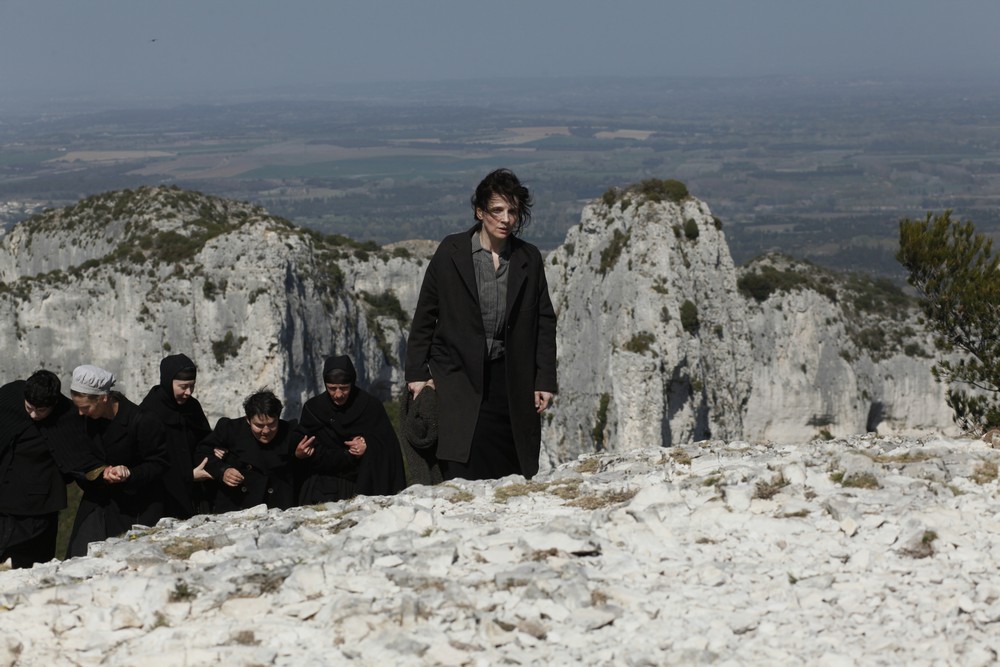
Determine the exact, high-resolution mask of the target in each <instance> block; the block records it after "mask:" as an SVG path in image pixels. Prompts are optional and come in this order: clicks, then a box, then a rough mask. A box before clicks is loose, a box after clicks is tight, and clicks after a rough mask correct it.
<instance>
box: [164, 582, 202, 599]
mask: <svg viewBox="0 0 1000 667" xmlns="http://www.w3.org/2000/svg"><path fill="white" fill-rule="evenodd" d="M168 597H169V599H170V601H171V602H187V601H188V600H193V599H195V598H196V597H198V593H197V592H196V591H195V590H194V589H193V588H191V587H190V586H188V584H187V582H186V581H183V580H180V579H178V580H177V583H176V584H175V585H174V590H172V591H170V595H169V596H168Z"/></svg>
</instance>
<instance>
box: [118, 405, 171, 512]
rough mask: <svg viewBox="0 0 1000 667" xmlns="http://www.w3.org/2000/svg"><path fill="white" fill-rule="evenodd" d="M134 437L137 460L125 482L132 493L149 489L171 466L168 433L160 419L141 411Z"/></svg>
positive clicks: (126, 487) (130, 467) (124, 484)
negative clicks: (167, 443) (168, 452)
mask: <svg viewBox="0 0 1000 667" xmlns="http://www.w3.org/2000/svg"><path fill="white" fill-rule="evenodd" d="M134 437H135V448H136V449H135V451H136V453H137V457H136V459H137V462H136V463H135V464H134V465H132V466H129V471H130V472H131V474H130V475H129V478H128V479H127V480H126V481H125V482H124V483H123V486H124V488H125V489H126V490H127V491H129V492H130V493H131V492H135V491H142V490H144V489H147V488H148V487H149V486H150V485H151V484H153V483H154V482H155V481H156V480H158V479H160V478H161V477H163V475H164V474H165V473H166V471H167V467H168V466H169V460H168V459H167V445H166V433H164V429H163V424H162V423H161V422H160V420H159V419H156V418H155V417H153V416H152V415H148V414H142V413H139V416H138V420H137V424H136V426H135V434H134Z"/></svg>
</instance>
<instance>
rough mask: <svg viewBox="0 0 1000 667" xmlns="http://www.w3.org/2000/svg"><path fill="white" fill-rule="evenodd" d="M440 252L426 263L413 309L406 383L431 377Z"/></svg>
mask: <svg viewBox="0 0 1000 667" xmlns="http://www.w3.org/2000/svg"><path fill="white" fill-rule="evenodd" d="M439 255H440V250H439V251H438V252H437V253H435V254H434V257H433V258H432V259H431V261H430V263H429V264H428V265H427V271H426V272H425V273H424V282H423V283H422V284H421V285H420V295H419V296H418V297H417V307H416V309H415V310H414V311H413V322H412V323H411V324H410V335H409V336H408V337H407V340H406V364H405V368H406V381H407V382H426V381H427V380H430V379H431V372H430V369H429V368H428V366H427V360H428V359H429V358H430V349H431V341H433V339H434V330H435V329H436V328H437V322H438V307H439V300H438V273H439V268H438V267H439V265H440V263H441V260H440V259H439Z"/></svg>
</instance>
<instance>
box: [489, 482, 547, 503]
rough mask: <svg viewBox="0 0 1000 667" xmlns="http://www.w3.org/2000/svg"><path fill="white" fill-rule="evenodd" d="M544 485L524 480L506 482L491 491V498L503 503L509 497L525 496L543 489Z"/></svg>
mask: <svg viewBox="0 0 1000 667" xmlns="http://www.w3.org/2000/svg"><path fill="white" fill-rule="evenodd" d="M544 490H545V485H544V484H539V483H538V482H525V483H524V484H508V485H506V486H501V487H500V488H499V489H496V490H495V491H494V492H493V499H494V500H495V501H496V502H498V503H505V502H507V501H508V500H510V499H511V498H516V497H518V496H526V495H528V494H530V493H537V492H539V491H544Z"/></svg>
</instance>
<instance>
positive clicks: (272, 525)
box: [0, 435, 1000, 667]
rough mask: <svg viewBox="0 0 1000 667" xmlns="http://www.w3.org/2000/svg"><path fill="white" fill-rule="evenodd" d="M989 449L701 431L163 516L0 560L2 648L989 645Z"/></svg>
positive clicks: (789, 651)
mask: <svg viewBox="0 0 1000 667" xmlns="http://www.w3.org/2000/svg"><path fill="white" fill-rule="evenodd" d="M862 459H864V460H865V461H867V462H868V463H867V464H864V465H862V463H861V461H862ZM998 459H1000V452H997V451H996V450H993V449H992V448H990V447H988V446H987V445H986V444H984V443H982V442H980V441H969V440H955V439H947V438H937V437H935V438H925V439H912V438H910V439H904V438H900V437H876V436H874V435H871V436H863V437H855V438H849V439H837V440H831V441H819V440H817V441H814V442H808V443H804V444H791V445H780V446H778V445H771V444H757V443H751V442H743V441H734V442H728V443H727V442H724V441H706V442H701V443H697V444H695V445H687V446H683V447H673V448H643V449H630V450H627V451H623V452H617V453H608V454H603V455H598V456H591V457H580V458H579V459H578V460H576V461H573V462H569V463H566V464H563V465H560V466H558V467H556V468H554V469H552V470H550V471H548V472H545V473H542V474H541V475H539V476H538V477H536V478H535V479H533V480H531V481H526V480H524V479H522V478H519V477H509V478H505V479H503V480H498V481H496V482H466V481H454V482H451V483H446V484H442V485H439V486H436V487H423V486H417V487H411V488H409V489H407V490H406V491H404V492H403V493H401V494H399V495H398V496H395V497H371V498H356V499H354V500H352V501H348V502H341V503H334V504H328V505H324V506H316V507H302V508H295V509H291V510H288V511H285V512H280V511H267V510H265V509H264V508H263V507H258V508H253V509H250V510H246V511H243V512H235V513H231V514H226V515H221V516H198V517H195V518H193V519H191V520H188V521H176V520H171V519H166V520H163V521H161V522H160V523H159V524H158V525H157V526H155V527H152V528H148V529H146V528H138V529H135V530H133V531H131V532H130V533H128V534H127V535H126V536H124V537H122V538H119V539H114V540H109V541H108V542H106V543H99V544H95V545H93V546H92V548H91V554H90V556H88V557H86V558H78V559H74V560H70V561H66V562H55V561H53V562H51V563H46V564H41V565H37V566H35V567H34V568H32V569H30V570H11V571H4V572H0V626H2V627H3V633H2V635H3V638H2V640H0V667H5V666H13V665H25V666H31V665H46V666H48V665H98V664H100V665H110V666H116V665H142V666H143V667H150V666H153V665H171V666H173V665H194V664H197V665H208V664H234V665H296V666H299V665H327V664H358V665H380V666H384V665H495V664H525V665H527V664H532V665H534V664H551V665H578V664H584V665H606V664H623V665H661V664H718V665H745V664H816V665H860V664H906V665H928V666H930V665H988V664H994V663H995V661H996V660H997V656H998V652H1000V632H998V626H997V625H996V624H997V623H998V622H1000V572H998V571H997V568H996V563H997V562H998V560H1000V518H998V515H997V513H996V509H995V500H994V499H995V497H996V494H997V490H998V487H997V480H996V467H995V464H996V462H997V460H998ZM990 464H993V467H991V465H990ZM850 470H853V471H861V470H863V472H858V473H857V474H855V475H854V476H853V477H850V476H848V471H850ZM928 471H932V472H931V474H928ZM991 471H992V472H991Z"/></svg>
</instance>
